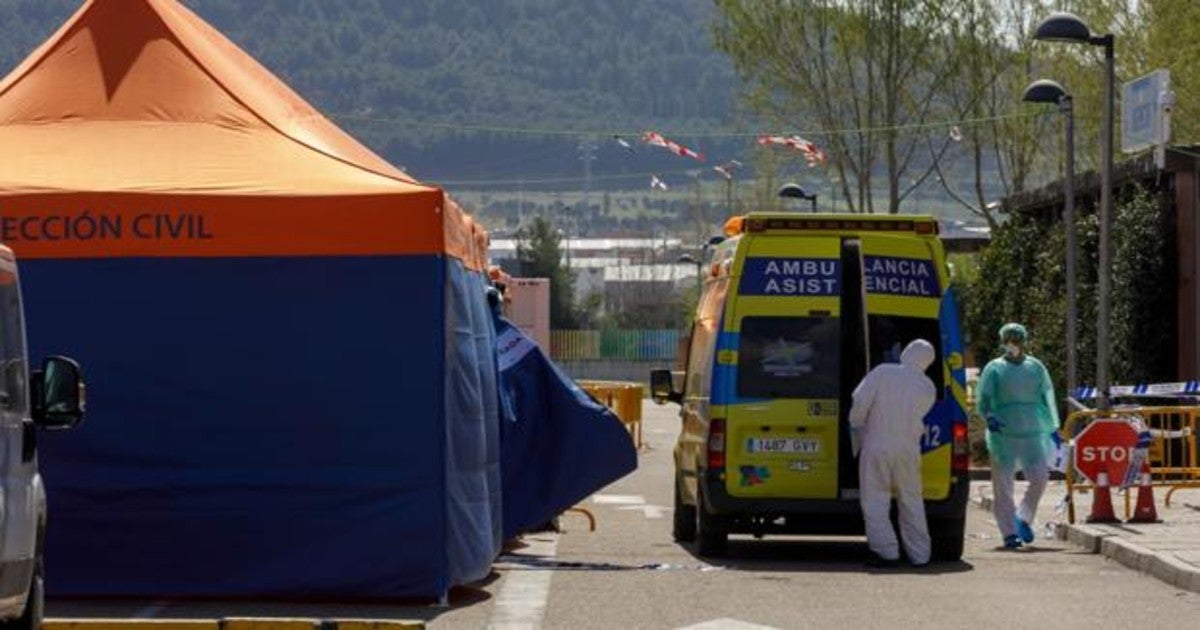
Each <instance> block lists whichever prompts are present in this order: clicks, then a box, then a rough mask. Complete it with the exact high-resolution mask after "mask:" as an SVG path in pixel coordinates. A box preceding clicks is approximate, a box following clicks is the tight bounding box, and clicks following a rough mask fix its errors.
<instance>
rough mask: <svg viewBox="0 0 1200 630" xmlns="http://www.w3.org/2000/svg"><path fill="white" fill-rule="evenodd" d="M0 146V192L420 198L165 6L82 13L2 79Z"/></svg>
mask: <svg viewBox="0 0 1200 630" xmlns="http://www.w3.org/2000/svg"><path fill="white" fill-rule="evenodd" d="M0 143H2V145H3V146H5V147H8V150H6V151H4V152H3V154H0V191H2V192H3V194H13V193H18V194H20V193H38V192H85V191H92V192H157V193H168V194H169V193H175V192H180V193H186V192H202V193H205V194H236V195H285V196H286V195H327V194H330V195H346V194H386V193H389V192H405V191H418V190H419V191H422V192H427V191H429V190H431V188H430V187H427V186H424V185H422V184H419V183H418V182H416V181H415V180H414V179H412V178H411V177H410V176H408V175H407V174H405V173H404V172H402V171H400V170H399V169H397V168H395V167H393V166H391V165H390V164H388V163H387V162H386V161H385V160H383V159H382V158H380V157H379V156H377V155H375V154H374V153H372V152H371V151H370V150H369V149H367V148H366V147H364V146H363V145H361V144H360V143H358V142H357V141H355V140H354V139H353V138H351V137H350V136H349V135H347V134H346V133H345V132H343V131H342V130H341V129H339V128H338V127H337V126H335V125H334V124H333V123H331V122H330V121H329V120H328V119H326V118H325V117H324V116H322V115H321V114H320V113H318V112H317V111H316V110H315V109H314V108H313V107H312V106H311V105H309V104H308V103H307V102H305V101H304V99H302V98H301V97H300V96H299V95H297V94H296V93H295V92H294V91H292V90H291V89H290V88H289V87H288V86H287V85H285V84H284V83H283V82H282V81H280V80H279V79H278V78H276V77H275V76H274V75H273V74H271V73H270V72H269V71H268V70H267V69H266V68H264V67H263V66H262V65H260V64H259V63H257V62H256V61H255V60H254V59H252V58H251V57H250V56H249V55H247V54H246V53H245V52H243V51H242V50H241V49H239V48H238V47H237V46H236V45H234V44H233V43H232V42H230V41H229V40H228V39H227V38H225V37H224V36H223V35H221V34H220V33H219V32H217V31H216V30H215V29H213V28H212V27H211V26H209V25H208V24H207V23H205V22H204V21H203V20H201V19H200V18H199V17H197V16H196V15H195V14H194V13H192V12H191V11H190V10H188V9H187V8H186V7H184V6H183V5H182V4H180V3H178V2H176V0H88V1H87V2H85V3H84V4H83V6H82V7H81V8H80V9H79V10H78V11H77V12H76V13H75V15H74V16H72V17H71V18H70V19H69V20H68V21H67V23H66V24H64V25H63V27H62V28H61V29H59V31H58V32H57V33H55V34H54V35H53V36H52V37H50V39H49V40H47V41H46V42H45V43H44V44H43V45H42V46H41V47H40V48H38V49H37V50H36V51H34V52H33V54H31V55H30V56H29V58H27V59H26V60H25V61H24V62H23V63H22V64H21V65H20V66H18V67H17V68H16V69H15V70H14V71H13V72H12V73H11V74H9V75H8V77H6V78H5V79H4V80H3V81H2V82H0ZM98 156H102V157H98Z"/></svg>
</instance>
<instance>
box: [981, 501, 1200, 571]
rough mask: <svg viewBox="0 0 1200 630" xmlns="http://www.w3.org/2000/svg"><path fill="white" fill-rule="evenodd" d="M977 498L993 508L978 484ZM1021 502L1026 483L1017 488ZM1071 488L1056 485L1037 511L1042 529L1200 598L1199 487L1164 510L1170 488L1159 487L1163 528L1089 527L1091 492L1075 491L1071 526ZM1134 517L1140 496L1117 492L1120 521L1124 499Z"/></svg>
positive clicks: (1135, 525)
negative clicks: (1069, 504)
mask: <svg viewBox="0 0 1200 630" xmlns="http://www.w3.org/2000/svg"><path fill="white" fill-rule="evenodd" d="M973 491H974V492H973V498H974V499H975V501H976V503H977V504H979V506H980V507H982V508H984V509H991V499H992V496H991V486H990V485H989V484H976V486H975V487H974V488H973ZM1017 492H1018V497H1019V496H1020V495H1021V493H1023V492H1024V484H1018V491H1017ZM1066 494H1067V488H1066V484H1065V483H1064V482H1061V481H1052V482H1050V485H1049V486H1048V487H1047V489H1046V493H1045V494H1044V495H1043V496H1042V501H1041V504H1040V507H1039V508H1038V519H1039V520H1040V521H1041V524H1040V527H1039V529H1043V530H1044V529H1045V526H1046V524H1047V523H1049V524H1050V525H1051V526H1052V528H1053V531H1054V532H1055V534H1056V535H1057V536H1058V537H1060V538H1062V539H1063V540H1068V541H1071V542H1072V543H1075V544H1076V545H1078V546H1080V547H1082V548H1083V549H1085V550H1088V551H1091V552H1093V553H1098V554H1101V555H1103V556H1105V557H1108V558H1111V559H1113V560H1116V561H1118V562H1120V563H1121V564H1124V565H1125V566H1128V567H1130V568H1132V569H1136V570H1138V571H1141V572H1143V573H1147V574H1149V575H1151V576H1153V577H1155V578H1158V579H1159V580H1162V581H1163V582H1166V583H1167V584H1169V585H1171V586H1174V587H1177V588H1180V589H1184V590H1189V591H1192V592H1195V593H1200V488H1194V489H1183V490H1178V491H1176V492H1175V493H1174V494H1173V495H1172V497H1171V506H1170V507H1167V506H1166V505H1165V501H1164V499H1165V497H1166V489H1165V488H1155V491H1154V499H1155V501H1154V503H1155V508H1156V510H1157V512H1158V518H1159V520H1160V522H1158V523H1115V524H1111V525H1101V524H1088V523H1087V522H1086V520H1087V517H1088V515H1089V514H1090V513H1091V510H1092V498H1093V495H1092V494H1091V493H1080V492H1076V493H1075V496H1074V501H1075V523H1074V524H1069V523H1068V522H1067V521H1068V520H1069V519H1068V514H1067V509H1066V507H1067V503H1066V501H1065V498H1066ZM1126 498H1128V500H1129V504H1130V508H1129V509H1130V513H1132V510H1133V506H1135V505H1136V504H1137V491H1136V490H1133V491H1132V492H1130V493H1129V494H1128V495H1126V494H1125V493H1123V492H1119V493H1113V507H1114V512H1115V514H1116V516H1117V517H1118V518H1120V519H1124V518H1125V517H1126V512H1125V500H1126Z"/></svg>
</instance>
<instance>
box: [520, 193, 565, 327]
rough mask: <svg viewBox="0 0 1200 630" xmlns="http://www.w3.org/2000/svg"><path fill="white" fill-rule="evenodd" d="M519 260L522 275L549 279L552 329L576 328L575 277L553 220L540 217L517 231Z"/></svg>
mask: <svg viewBox="0 0 1200 630" xmlns="http://www.w3.org/2000/svg"><path fill="white" fill-rule="evenodd" d="M517 260H518V261H520V263H521V275H522V276H525V277H527V278H549V279H550V326H551V327H553V328H556V329H572V328H576V327H577V326H578V322H579V317H578V314H577V313H576V311H575V274H574V273H573V272H572V271H571V269H570V267H568V266H566V265H564V264H563V251H562V236H561V235H559V233H558V231H557V230H555V229H554V226H553V225H552V224H551V223H550V221H548V220H546V219H545V218H544V217H537V218H536V219H534V221H533V223H532V224H530V225H529V226H528V227H525V228H521V230H520V231H518V232H517Z"/></svg>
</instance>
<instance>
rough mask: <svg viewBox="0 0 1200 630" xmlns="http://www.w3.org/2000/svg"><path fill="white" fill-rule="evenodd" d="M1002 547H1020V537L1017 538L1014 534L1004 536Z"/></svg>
mask: <svg viewBox="0 0 1200 630" xmlns="http://www.w3.org/2000/svg"><path fill="white" fill-rule="evenodd" d="M1004 548H1005V549H1020V548H1021V539H1020V538H1018V537H1017V535H1016V534H1013V535H1012V536H1005V537H1004Z"/></svg>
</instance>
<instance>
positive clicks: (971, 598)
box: [47, 405, 1200, 630]
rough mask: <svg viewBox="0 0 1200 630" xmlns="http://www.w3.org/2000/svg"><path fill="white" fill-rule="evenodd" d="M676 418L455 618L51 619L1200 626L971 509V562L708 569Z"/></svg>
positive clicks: (801, 558)
mask: <svg viewBox="0 0 1200 630" xmlns="http://www.w3.org/2000/svg"><path fill="white" fill-rule="evenodd" d="M676 409H677V407H674V406H667V407H656V406H653V405H647V407H646V412H647V413H646V424H645V438H646V440H647V444H648V448H646V449H645V450H643V451H642V453H641V456H640V460H639V461H640V466H639V469H638V471H637V472H636V473H634V474H633V475H631V476H629V477H627V478H626V479H623V480H622V481H620V482H618V483H616V484H614V485H612V486H610V487H609V488H606V489H604V490H602V491H601V492H600V493H597V495H595V496H593V497H592V499H590V500H589V501H588V502H587V503H586V504H584V505H586V506H587V507H588V509H590V510H591V511H592V512H593V513H594V514H595V516H596V518H597V522H598V523H597V524H598V527H597V530H596V531H595V532H589V531H588V528H587V520H586V518H584V517H583V516H582V515H579V514H574V513H568V514H566V515H564V516H563V518H562V524H563V526H564V529H565V531H564V533H562V534H559V535H532V536H527V537H526V538H525V540H524V544H525V546H524V547H523V548H520V549H517V550H515V551H514V552H513V553H511V554H508V555H506V556H504V557H502V558H501V561H500V562H499V563H498V564H497V569H496V571H494V572H493V575H492V577H491V578H489V579H488V580H485V581H484V582H483V583H480V584H476V585H472V586H470V587H465V588H459V589H455V591H454V592H453V594H452V597H451V601H450V605H449V607H436V606H429V605H426V604H421V603H410V604H409V605H401V606H328V605H311V606H307V605H273V604H256V603H253V602H242V603H237V604H220V603H208V604H195V603H192V604H177V603H171V602H121V603H83V602H57V601H51V602H49V604H48V607H47V608H48V613H49V615H50V616H107V617H112V616H132V615H137V616H142V617H196V616H206V615H207V616H231V615H248V614H253V615H284V616H307V617H324V618H330V617H335V616H341V617H359V618H361V617H377V618H392V619H395V618H410V619H425V620H427V621H428V622H429V627H431V628H485V627H489V626H490V627H494V628H536V627H539V626H540V627H543V628H572V629H574V628H606V629H610V628H672V629H673V628H689V627H690V628H704V629H708V628H714V629H715V628H728V629H730V630H751V629H755V628H760V629H761V628H764V627H766V628H962V627H968V628H972V629H973V630H976V629H984V628H1003V629H1004V630H1013V629H1015V628H1054V629H1055V630H1059V629H1063V628H1089V629H1094V628H1096V627H1124V628H1135V627H1139V626H1142V625H1144V624H1154V625H1159V624H1161V623H1163V622H1167V623H1175V624H1183V625H1187V624H1188V623H1191V622H1190V621H1185V620H1195V619H1197V618H1200V595H1196V594H1192V593H1187V592H1182V591H1177V590H1175V589H1172V588H1170V587H1168V586H1166V585H1165V584H1163V583H1161V582H1159V581H1157V580H1155V579H1153V578H1150V577H1146V576H1143V575H1141V574H1138V573H1136V572H1133V571H1130V570H1128V569H1125V568H1124V567H1122V566H1120V565H1117V564H1114V563H1113V562H1111V561H1108V560H1105V559H1104V558H1102V557H1099V556H1095V555H1091V554H1086V553H1083V552H1081V551H1078V550H1077V549H1075V548H1074V547H1072V546H1070V545H1068V544H1067V543H1062V542H1058V541H1053V540H1044V539H1039V540H1037V541H1035V543H1034V544H1033V545H1032V546H1031V547H1030V548H1027V549H1026V550H1022V551H1019V552H1011V551H1003V550H1000V549H998V545H999V536H998V534H997V531H996V528H995V523H994V522H993V521H992V519H991V515H990V514H988V513H986V512H984V511H982V510H980V509H979V508H977V507H974V506H973V505H972V507H970V508H969V519H968V525H967V528H968V540H967V549H966V554H965V556H964V558H963V561H962V562H958V563H953V564H942V565H932V566H931V567H929V568H925V569H921V570H916V569H899V570H874V569H868V568H866V567H865V566H864V564H863V562H864V561H865V560H866V559H867V557H868V552H867V549H866V543H865V541H864V540H863V539H854V538H850V539H811V538H809V539H805V538H773V539H772V538H768V539H765V540H760V541H756V540H753V539H752V538H740V537H734V538H733V539H731V542H730V554H729V557H728V558H727V559H723V560H720V561H705V560H701V559H699V558H697V557H695V556H693V555H692V554H691V553H689V551H688V550H687V549H685V548H684V547H681V546H680V545H678V544H675V543H674V542H672V541H671V537H670V522H671V521H670V518H671V511H670V509H669V508H670V501H671V475H672V471H671V456H670V453H671V444H672V442H673V440H674V435H675V428H676V426H677V424H678V418H677V416H676V415H675V414H676Z"/></svg>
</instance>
